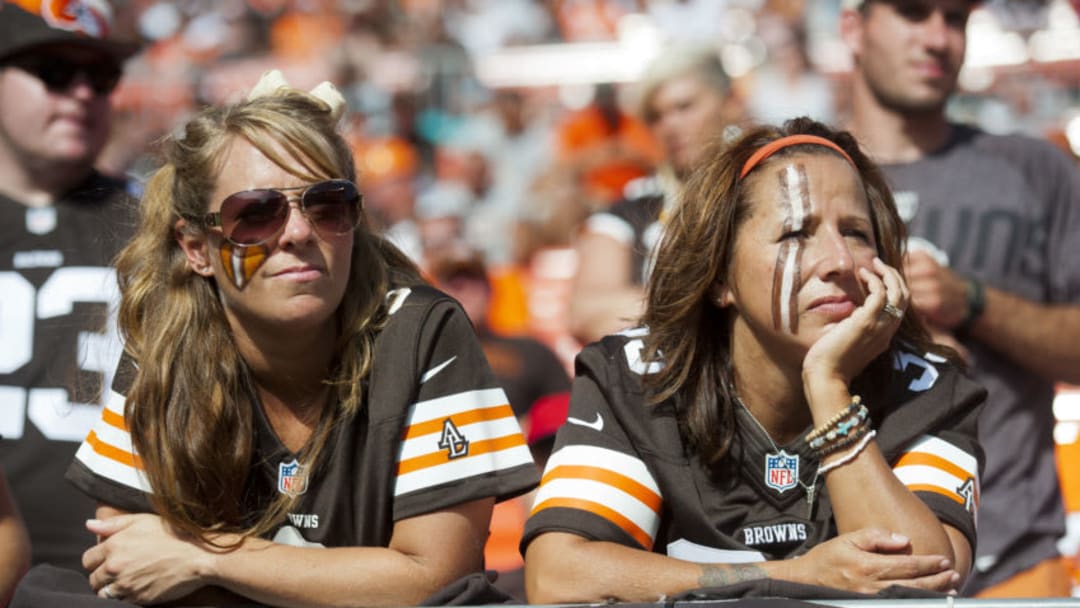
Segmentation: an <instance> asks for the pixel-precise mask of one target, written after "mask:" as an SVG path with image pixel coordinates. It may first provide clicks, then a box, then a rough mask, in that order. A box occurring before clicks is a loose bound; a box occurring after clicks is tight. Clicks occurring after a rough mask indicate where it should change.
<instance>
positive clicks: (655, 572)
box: [525, 529, 955, 604]
mask: <svg viewBox="0 0 1080 608" xmlns="http://www.w3.org/2000/svg"><path fill="white" fill-rule="evenodd" d="M909 548H910V546H909V544H908V541H907V539H906V538H904V537H899V536H895V535H891V534H888V533H886V532H883V531H880V530H874V529H870V530H860V531H858V532H854V533H850V534H844V535H841V536H839V537H837V538H834V539H831V540H828V541H826V542H824V543H822V544H820V545H818V546H816V547H814V548H813V549H811V550H810V551H809V552H808V553H807V554H806V555H804V556H802V557H800V558H799V559H789V560H778V561H768V562H756V563H742V564H698V563H694V562H688V561H683V560H679V559H675V558H672V557H667V556H665V555H661V554H659V553H653V552H651V551H644V550H641V549H637V548H631V547H627V546H623V545H619V544H616V543H611V542H604V541H593V540H588V539H586V538H584V537H581V536H578V535H576V534H569V533H565V532H546V533H543V534H541V535H539V536H537V537H536V538H535V539H534V540H533V541H532V542H531V543H529V547H528V549H527V550H526V553H525V592H526V594H527V596H528V599H529V602H530V603H534V604H561V603H586V602H587V603H600V602H608V601H612V600H614V601H621V602H652V601H657V600H658V599H660V598H661V597H664V596H671V595H676V594H678V593H681V592H684V591H689V590H691V589H698V588H701V587H722V586H725V585H731V584H735V583H738V582H742V581H751V580H758V579H763V578H775V579H782V580H788V581H794V582H800V583H807V584H813V585H822V586H827V587H833V588H837V589H850V590H853V591H861V592H866V593H874V592H876V591H879V590H881V589H884V588H885V587H888V586H890V585H894V584H903V585H908V586H911V587H919V588H923V589H935V590H942V589H945V588H947V587H946V586H947V584H948V582H949V581H950V580H951V579H952V578H953V577H954V576H955V572H953V571H952V570H949V569H948V567H947V566H946V565H944V564H943V563H942V558H941V557H940V556H925V555H923V556H917V555H907V554H905V553H906V552H907V551H906V550H907V549H909Z"/></svg>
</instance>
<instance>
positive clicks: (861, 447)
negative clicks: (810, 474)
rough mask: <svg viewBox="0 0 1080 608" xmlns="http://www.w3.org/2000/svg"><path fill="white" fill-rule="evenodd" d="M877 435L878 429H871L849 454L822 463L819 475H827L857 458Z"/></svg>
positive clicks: (818, 471)
mask: <svg viewBox="0 0 1080 608" xmlns="http://www.w3.org/2000/svg"><path fill="white" fill-rule="evenodd" d="M876 435H877V431H874V430H871V431H870V432H869V433H867V434H866V435H864V436H863V438H862V441H860V442H859V445H857V446H855V447H854V448H852V449H851V451H849V452H848V453H847V454H844V456H843V457H842V458H840V459H839V460H834V461H832V462H830V463H828V464H823V465H821V467H819V468H818V470H817V474H818V476H822V475H825V474H826V473H828V472H829V471H832V470H833V469H836V468H839V467H842V466H844V465H845V464H847V463H849V462H851V461H852V460H855V457H856V456H858V455H859V454H861V453H862V451H863V450H865V449H866V446H868V445H870V440H871V439H873V438H874V437H875V436H876Z"/></svg>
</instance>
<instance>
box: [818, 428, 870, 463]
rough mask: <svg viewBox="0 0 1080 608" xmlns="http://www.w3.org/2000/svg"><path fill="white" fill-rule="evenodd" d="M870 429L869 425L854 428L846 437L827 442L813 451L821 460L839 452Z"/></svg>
mask: <svg viewBox="0 0 1080 608" xmlns="http://www.w3.org/2000/svg"><path fill="white" fill-rule="evenodd" d="M871 430H872V429H871V428H870V425H868V424H865V425H862V426H860V427H858V428H857V429H855V431H853V432H852V433H850V434H848V435H847V436H846V437H842V438H840V440H839V441H836V442H834V443H830V444H827V445H825V447H823V448H821V449H820V450H817V452H815V455H816V456H817V457H818V460H821V459H823V458H825V457H826V456H828V455H829V454H832V453H834V452H839V451H840V450H843V449H845V448H848V447H851V445H852V444H854V443H856V442H857V441H859V440H860V439H862V438H863V437H865V436H866V434H867V433H869V432H870V431H871Z"/></svg>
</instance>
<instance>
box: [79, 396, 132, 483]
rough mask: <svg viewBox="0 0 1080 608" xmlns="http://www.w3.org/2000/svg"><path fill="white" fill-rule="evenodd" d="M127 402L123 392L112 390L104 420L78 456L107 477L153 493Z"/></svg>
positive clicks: (98, 423)
mask: <svg viewBox="0 0 1080 608" xmlns="http://www.w3.org/2000/svg"><path fill="white" fill-rule="evenodd" d="M124 401H125V399H124V396H123V395H121V394H120V393H117V392H115V391H109V396H108V398H107V399H106V401H105V408H104V409H102V411H101V419H100V420H98V422H97V424H95V425H94V428H93V429H92V430H91V431H90V434H89V435H87V436H86V440H85V441H83V443H82V445H81V446H79V451H78V452H76V453H75V458H76V459H77V460H79V461H81V462H82V463H83V464H84V465H86V467H87V468H89V469H90V470H91V471H93V472H94V473H96V474H98V475H100V476H102V477H104V478H106V479H109V480H112V481H114V482H116V483H119V484H122V485H125V486H128V487H130V488H134V489H136V490H140V491H142V492H147V493H149V492H150V481H149V480H148V479H147V478H146V474H145V473H144V472H143V466H142V461H141V460H140V459H139V455H138V454H136V453H135V448H134V447H133V446H132V445H131V433H130V432H129V431H128V428H127V424H125V422H124Z"/></svg>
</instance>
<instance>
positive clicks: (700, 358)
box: [643, 118, 940, 464]
mask: <svg viewBox="0 0 1080 608" xmlns="http://www.w3.org/2000/svg"><path fill="white" fill-rule="evenodd" d="M796 134H808V135H816V136H819V137H823V138H825V139H827V140H829V141H832V142H833V143H835V144H837V145H838V146H839V147H840V148H841V149H843V150H844V151H845V152H846V153H847V155H848V156H850V157H851V161H852V163H853V165H854V166H855V169H856V170H857V172H858V173H859V176H860V177H861V178H862V184H863V188H864V191H865V193H866V198H867V200H868V201H869V204H870V216H871V220H872V222H873V227H874V238H875V241H876V242H877V246H878V255H879V256H880V257H881V259H882V260H883V261H884V262H885V263H886V264H888V265H889V266H892V267H893V268H897V269H901V272H902V269H903V265H902V255H903V253H902V244H903V242H904V240H905V238H906V234H907V233H906V229H905V227H904V224H903V222H902V221H901V220H900V217H899V215H898V214H897V211H896V205H895V204H894V202H893V198H892V194H891V193H890V191H889V188H888V185H887V184H886V182H885V179H884V177H883V175H882V173H881V171H880V170H879V169H878V168H877V166H876V165H874V163H873V162H872V161H870V159H869V158H867V156H866V155H865V154H863V153H862V152H861V151H860V150H859V146H858V144H857V143H856V141H855V139H854V138H853V137H852V136H851V135H850V134H848V133H847V132H844V131H834V130H832V129H830V128H828V127H826V126H825V125H823V124H821V123H818V122H815V121H813V120H810V119H809V118H797V119H794V120H790V121H788V122H786V123H785V124H784V125H783V127H780V128H777V127H771V126H762V127H758V128H756V129H753V130H751V131H749V132H747V133H746V134H744V135H743V136H742V137H741V138H740V139H739V140H737V141H736V142H734V143H732V144H729V145H724V144H723V143H722V142H718V143H716V144H714V145H713V147H712V148H711V149H710V150H709V152H708V154H707V155H706V157H705V158H704V161H703V163H702V165H701V166H700V167H699V168H698V169H697V170H696V171H695V172H694V173H693V175H692V176H691V177H690V179H689V181H688V182H687V186H686V190H685V191H684V192H683V197H682V199H681V201H680V202H679V204H678V205H677V206H676V208H675V211H674V213H673V215H672V217H671V220H670V221H669V223H668V225H667V228H666V230H665V234H664V238H663V240H662V241H661V244H660V247H659V250H658V252H657V255H656V264H655V266H654V268H653V272H652V274H651V275H650V280H649V283H648V286H647V288H646V290H647V293H646V310H645V313H644V317H643V322H644V324H645V325H646V326H647V327H648V328H649V334H648V336H647V337H646V338H645V355H646V358H647V359H649V360H651V361H659V360H662V361H663V365H662V366H660V367H661V369H660V370H659V371H658V372H657V373H655V374H649V375H646V376H645V377H644V381H645V383H646V386H647V387H648V388H649V390H650V395H651V400H652V402H653V403H659V402H661V401H664V400H667V399H674V402H675V405H676V408H678V411H679V418H680V421H681V424H682V428H683V432H684V433H685V434H686V437H687V440H688V442H689V443H690V445H691V447H692V448H693V449H694V450H696V451H697V452H698V453H699V454H700V455H701V457H702V461H703V462H706V463H709V464H715V463H717V462H719V461H720V460H721V459H722V458H723V457H724V456H725V455H726V454H727V452H728V449H729V447H730V444H731V439H732V437H733V435H734V431H735V421H734V411H733V407H732V406H733V404H734V395H733V394H732V391H733V387H734V383H733V370H732V359H731V352H730V348H731V344H730V335H731V322H732V313H731V312H730V310H729V309H727V308H721V307H719V306H717V305H716V303H715V302H714V300H713V298H712V297H711V295H712V294H713V293H715V292H714V291H713V290H714V287H715V285H717V284H722V283H724V282H725V281H726V280H727V272H728V269H729V267H730V265H731V260H732V254H733V251H734V245H735V238H736V234H737V233H738V230H739V228H740V227H741V226H742V224H743V222H744V221H745V220H746V218H747V217H748V216H749V214H750V211H751V209H750V207H751V205H752V202H751V201H750V200H749V199H748V195H747V190H748V189H746V188H742V187H741V185H742V181H741V180H740V179H739V173H740V170H741V169H742V167H743V165H744V164H745V163H746V161H747V160H748V159H749V158H750V157H751V156H752V155H753V154H754V153H755V152H756V151H758V150H759V149H761V148H762V147H763V146H765V145H767V144H769V143H770V142H772V141H775V140H777V139H780V138H782V137H786V136H790V135H796ZM792 154H832V155H835V156H837V157H840V154H838V153H837V152H836V151H834V150H831V149H829V148H827V147H825V146H822V145H817V144H797V145H794V146H791V147H787V148H783V149H781V150H778V151H776V152H775V153H774V154H773V155H772V156H771V157H770V158H769V159H767V160H764V161H763V162H762V164H768V163H770V162H774V161H775V159H777V158H782V157H785V156H790V155H792ZM900 342H904V343H908V344H911V345H914V346H915V348H917V349H921V350H922V351H923V352H928V351H931V350H934V351H935V352H940V350H939V349H935V348H934V347H933V346H932V345H931V343H930V340H929V337H928V335H927V332H926V330H925V329H924V328H923V327H922V326H921V325H920V324H919V322H918V321H917V320H916V319H915V317H914V315H905V316H904V319H903V321H902V322H901V324H900V328H899V330H898V331H897V333H896V335H895V336H894V337H893V339H892V342H891V344H890V347H889V349H888V350H887V351H886V352H885V353H883V354H882V355H881V356H879V357H878V358H877V359H875V360H874V361H873V362H872V363H871V364H870V365H869V366H868V367H867V368H866V369H865V370H864V371H863V373H862V375H861V376H860V379H861V378H863V377H870V378H873V379H877V380H880V379H883V378H887V377H888V375H889V374H890V373H891V371H890V370H891V357H892V355H893V353H894V352H895V351H896V349H897V347H898V343H900ZM880 384H884V382H882V383H880Z"/></svg>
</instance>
